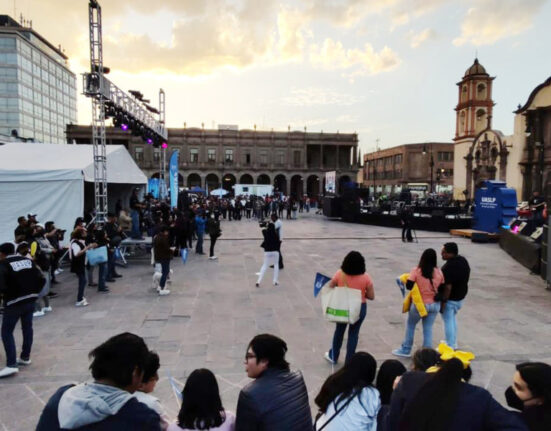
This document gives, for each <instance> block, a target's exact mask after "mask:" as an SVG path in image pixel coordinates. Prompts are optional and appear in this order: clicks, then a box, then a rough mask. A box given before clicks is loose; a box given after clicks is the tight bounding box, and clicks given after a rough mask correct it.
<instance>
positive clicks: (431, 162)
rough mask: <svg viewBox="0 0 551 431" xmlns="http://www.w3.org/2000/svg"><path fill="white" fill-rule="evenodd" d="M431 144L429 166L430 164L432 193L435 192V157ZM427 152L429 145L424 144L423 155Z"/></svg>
mask: <svg viewBox="0 0 551 431" xmlns="http://www.w3.org/2000/svg"><path fill="white" fill-rule="evenodd" d="M429 146H430V161H429V166H430V192H431V193H432V192H433V183H434V181H433V173H434V172H433V171H434V157H433V155H432V144H429ZM425 154H427V145H426V144H423V155H425Z"/></svg>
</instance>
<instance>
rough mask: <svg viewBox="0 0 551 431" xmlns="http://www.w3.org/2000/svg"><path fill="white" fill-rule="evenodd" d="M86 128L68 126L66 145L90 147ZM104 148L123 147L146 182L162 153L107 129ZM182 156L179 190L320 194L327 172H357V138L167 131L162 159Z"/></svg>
mask: <svg viewBox="0 0 551 431" xmlns="http://www.w3.org/2000/svg"><path fill="white" fill-rule="evenodd" d="M91 136H92V130H91V127H90V126H68V127H67V140H68V142H73V140H74V141H75V142H76V143H77V144H89V143H90V141H91ZM106 137H107V142H108V144H121V145H124V146H126V148H127V149H128V151H129V152H130V154H131V155H132V157H133V158H134V160H135V161H136V163H137V164H138V166H139V167H140V168H141V169H142V170H143V171H144V173H145V174H146V175H147V177H148V178H152V177H153V176H154V175H157V176H158V174H159V171H160V170H161V169H162V163H163V162H164V158H163V157H162V156H163V154H162V152H163V151H164V150H162V149H161V148H154V147H153V146H151V145H147V144H146V143H145V142H144V141H143V140H142V139H140V138H139V137H135V136H132V134H131V133H130V132H124V131H122V130H121V129H118V128H113V127H108V128H107V131H106ZM172 150H179V151H180V166H179V168H180V169H179V171H180V172H179V173H180V174H181V176H182V177H183V182H182V183H181V184H180V186H181V187H182V186H184V187H189V188H191V187H193V186H199V187H201V188H203V189H207V190H212V189H214V188H218V187H223V188H225V189H227V190H231V188H232V186H233V185H234V184H236V183H239V184H272V185H274V187H275V189H277V190H278V191H280V192H283V193H284V194H286V195H295V196H301V195H303V194H308V195H310V196H318V195H320V194H323V181H324V178H325V172H328V171H336V172H337V180H339V179H341V183H342V182H349V181H350V180H351V179H352V180H354V179H355V178H356V176H357V173H358V170H359V163H358V159H359V158H358V155H357V150H358V135H357V134H355V133H339V132H337V133H323V132H319V133H307V132H306V131H304V132H302V131H291V130H289V131H287V132H277V131H257V130H256V128H255V129H254V130H238V129H237V127H222V126H221V127H220V128H219V129H218V130H215V129H203V128H169V129H168V149H167V150H166V151H167V154H166V160H168V158H169V155H170V153H171V151H172Z"/></svg>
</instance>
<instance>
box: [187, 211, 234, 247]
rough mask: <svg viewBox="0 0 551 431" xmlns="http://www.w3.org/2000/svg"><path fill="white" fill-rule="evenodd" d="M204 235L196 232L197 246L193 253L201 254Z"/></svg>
mask: <svg viewBox="0 0 551 431" xmlns="http://www.w3.org/2000/svg"><path fill="white" fill-rule="evenodd" d="M230 220H231V219H230ZM204 234H205V233H204V232H197V244H196V245H195V253H203V235H204Z"/></svg>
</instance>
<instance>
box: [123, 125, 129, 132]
mask: <svg viewBox="0 0 551 431" xmlns="http://www.w3.org/2000/svg"><path fill="white" fill-rule="evenodd" d="M121 129H122V130H124V131H125V132H126V131H127V130H128V124H124V123H123V124H121Z"/></svg>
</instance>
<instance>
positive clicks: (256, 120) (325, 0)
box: [0, 0, 551, 152]
mask: <svg viewBox="0 0 551 431" xmlns="http://www.w3.org/2000/svg"><path fill="white" fill-rule="evenodd" d="M100 4H101V5H102V11H103V24H104V28H103V31H104V35H103V38H104V63H105V65H107V66H109V67H110V68H111V70H112V73H111V74H110V75H109V78H110V79H111V80H112V81H114V82H115V83H116V84H117V85H118V86H119V87H121V88H122V89H124V90H129V89H137V90H140V91H142V92H143V93H144V94H145V96H146V97H148V98H151V99H152V101H153V102H154V104H156V102H157V100H158V91H159V88H163V89H164V90H165V92H166V98H167V123H168V126H169V127H183V125H184V122H185V123H186V124H187V126H188V127H192V126H195V127H200V126H201V123H204V124H205V127H208V128H211V127H217V126H218V124H236V125H238V126H239V128H240V129H252V128H253V126H254V125H255V124H256V125H257V128H258V129H264V130H270V129H272V128H274V129H275V130H287V127H288V126H289V125H290V126H291V130H304V127H305V126H306V127H307V130H308V131H320V130H323V131H324V132H336V131H337V130H339V131H340V132H343V133H344V132H357V133H358V134H359V140H360V147H361V148H362V151H363V152H365V151H369V150H372V149H374V147H375V142H376V139H377V138H379V139H380V147H381V148H384V147H390V146H394V145H400V144H403V143H409V142H423V141H443V142H449V141H451V139H452V138H453V135H454V131H455V129H454V128H455V112H454V110H453V108H454V107H455V105H456V103H457V86H456V85H455V84H456V83H457V82H458V81H459V80H460V79H461V77H462V76H463V74H464V73H465V70H466V69H467V68H468V67H469V66H470V65H471V64H472V63H473V60H474V58H475V56H476V55H478V58H479V61H480V63H481V64H482V65H483V66H484V67H485V68H486V70H487V71H488V73H490V75H492V76H496V79H495V81H494V92H493V96H494V101H495V102H496V107H495V109H494V122H493V125H494V128H496V129H499V130H502V131H503V132H504V133H505V134H510V133H512V131H513V114H512V111H513V110H515V109H516V106H517V104H519V103H521V104H523V103H524V102H525V101H526V99H527V97H528V95H529V94H530V92H531V91H532V89H533V88H534V87H535V86H536V85H538V84H540V83H541V82H543V81H544V80H545V79H546V78H548V77H549V76H550V75H551V56H550V55H549V42H550V41H551V30H550V24H549V23H551V1H550V0H462V1H459V0H454V1H452V0H369V1H368V0H363V1H362V0H294V1H284V0H283V1H274V0H158V1H151V0H116V1H115V0H109V1H108V0H103V1H100ZM0 5H1V6H2V7H1V10H0V12H1V13H6V14H9V15H11V16H13V15H14V7H15V14H16V17H17V19H19V15H20V14H21V13H22V14H23V15H24V17H25V18H26V19H30V20H32V22H33V28H34V29H35V30H36V31H37V32H38V33H40V34H41V35H42V36H44V37H45V38H46V39H48V40H49V41H50V42H52V43H53V44H55V45H56V46H57V45H58V44H61V46H62V48H63V49H64V50H65V52H66V54H67V55H68V56H69V58H70V65H71V69H72V70H73V71H74V72H75V73H77V74H80V73H82V72H84V71H86V70H87V69H88V68H89V63H88V62H89V58H88V57H89V44H88V2H87V1H85V0H47V1H46V0H16V1H15V2H14V1H13V0H0ZM78 88H79V92H80V91H81V90H82V85H81V80H80V76H79V78H78ZM78 109H79V112H78V118H79V122H80V123H82V124H89V122H90V102H89V100H87V99H86V98H84V97H82V96H80V95H79V104H78Z"/></svg>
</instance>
